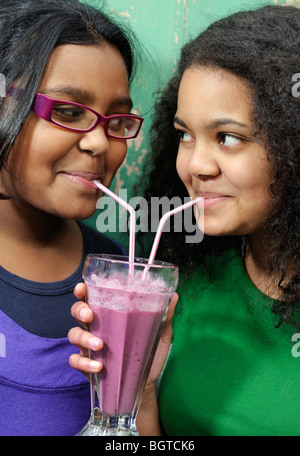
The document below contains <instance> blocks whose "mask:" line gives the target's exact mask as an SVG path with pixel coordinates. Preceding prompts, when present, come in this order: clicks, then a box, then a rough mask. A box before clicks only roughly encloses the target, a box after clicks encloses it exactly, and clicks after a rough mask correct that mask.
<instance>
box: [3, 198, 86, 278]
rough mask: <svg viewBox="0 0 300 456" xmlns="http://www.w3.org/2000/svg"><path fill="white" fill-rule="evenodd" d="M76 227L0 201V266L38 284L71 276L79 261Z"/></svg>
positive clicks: (33, 210) (73, 223)
mask: <svg viewBox="0 0 300 456" xmlns="http://www.w3.org/2000/svg"><path fill="white" fill-rule="evenodd" d="M82 248H83V246H82V237H81V232H80V229H79V227H78V225H77V224H76V223H75V222H74V221H72V220H65V219H62V218H59V217H56V216H54V215H51V214H48V213H46V212H43V211H40V210H38V209H36V208H33V207H31V206H30V207H28V206H26V205H24V204H22V203H20V202H18V201H14V200H12V199H11V200H7V201H0V264H1V266H2V267H3V268H4V269H7V270H8V271H9V272H12V273H13V274H16V275H19V276H20V277H23V278H26V279H28V280H33V281H39V282H52V281H59V280H62V279H64V278H66V277H68V276H69V275H70V274H72V273H73V272H74V271H75V270H76V268H77V267H78V265H79V264H80V261H81V258H82Z"/></svg>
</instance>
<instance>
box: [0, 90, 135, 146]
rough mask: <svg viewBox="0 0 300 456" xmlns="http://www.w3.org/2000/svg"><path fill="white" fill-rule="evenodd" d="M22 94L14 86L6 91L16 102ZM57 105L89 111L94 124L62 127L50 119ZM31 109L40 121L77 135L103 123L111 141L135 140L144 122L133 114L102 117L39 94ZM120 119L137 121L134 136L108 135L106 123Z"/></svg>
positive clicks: (94, 112) (96, 113)
mask: <svg viewBox="0 0 300 456" xmlns="http://www.w3.org/2000/svg"><path fill="white" fill-rule="evenodd" d="M22 92H23V89H22V88H19V87H15V86H10V88H9V90H8V95H10V96H12V97H13V98H15V99H16V100H18V99H19V98H20V96H21V94H22ZM57 103H62V104H67V105H73V106H78V107H80V108H84V109H87V110H88V111H90V112H92V113H93V114H95V115H96V120H95V123H94V124H93V125H92V126H91V127H89V128H86V129H82V128H73V127H67V126H66V125H63V124H61V123H59V122H56V121H55V120H53V119H52V113H53V109H54V106H55V105H56V104H57ZM31 109H32V111H33V112H34V113H35V114H36V115H37V116H39V117H40V118H41V119H44V120H46V121H47V122H50V123H53V124H54V125H57V126H59V127H61V128H65V129H66V130H69V131H74V132H78V133H88V132H90V131H92V130H93V129H94V128H96V126H97V125H99V124H100V123H103V124H104V132H105V135H106V137H107V138H112V139H120V140H124V139H134V138H136V137H137V135H138V134H139V131H140V129H141V127H142V124H143V122H144V119H143V117H140V116H137V115H134V114H112V115H111V116H104V115H102V114H99V113H98V112H97V111H95V110H94V109H92V108H89V107H88V106H85V105H83V104H80V103H75V102H72V101H66V100H60V99H56V98H52V97H48V96H47V95H44V94H42V93H39V92H37V93H36V95H35V100H34V104H33V107H32V108H31ZM120 117H129V118H132V119H137V120H139V122H140V124H139V126H138V128H137V131H136V132H135V133H134V135H130V136H114V135H111V134H110V133H108V121H109V120H110V119H114V118H120Z"/></svg>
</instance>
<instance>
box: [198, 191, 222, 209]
mask: <svg viewBox="0 0 300 456" xmlns="http://www.w3.org/2000/svg"><path fill="white" fill-rule="evenodd" d="M197 196H198V197H200V198H203V200H202V201H201V202H200V205H201V207H203V209H206V208H208V207H211V206H214V205H215V204H219V203H221V202H223V201H226V200H228V198H230V196H227V195H222V194H220V193H204V192H197Z"/></svg>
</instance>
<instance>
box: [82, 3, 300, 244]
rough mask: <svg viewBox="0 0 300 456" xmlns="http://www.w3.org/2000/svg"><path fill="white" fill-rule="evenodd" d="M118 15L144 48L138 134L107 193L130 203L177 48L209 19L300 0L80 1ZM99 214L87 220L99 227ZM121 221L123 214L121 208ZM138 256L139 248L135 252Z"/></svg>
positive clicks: (135, 93)
mask: <svg viewBox="0 0 300 456" xmlns="http://www.w3.org/2000/svg"><path fill="white" fill-rule="evenodd" d="M82 1H85V2H87V3H89V4H91V5H93V6H95V7H97V8H104V11H107V12H109V13H112V14H113V15H116V16H117V19H118V20H121V21H122V22H123V21H124V22H125V23H126V24H129V26H130V27H131V28H132V29H133V30H134V32H135V34H136V35H137V37H138V38H139V41H140V43H141V45H142V47H143V48H144V49H145V50H146V51H145V55H144V58H143V60H142V62H141V63H140V66H139V70H138V75H137V78H136V81H135V82H134V84H133V86H132V91H131V93H132V97H133V101H134V107H135V109H136V110H137V111H138V112H139V114H140V115H142V116H143V117H145V122H144V125H143V128H142V132H141V133H140V135H139V137H138V138H136V139H135V140H132V141H129V142H128V144H129V149H128V155H127V157H126V159H125V161H124V164H123V166H122V167H121V169H120V170H119V171H118V173H117V175H116V177H115V179H114V181H113V183H112V186H111V190H113V191H114V192H116V193H118V192H119V190H120V189H127V196H128V199H130V198H131V197H132V196H134V190H133V186H134V184H135V183H136V182H137V181H139V179H140V167H141V164H142V162H143V159H144V157H145V155H146V154H147V153H149V144H148V131H149V128H150V125H151V116H152V113H153V102H154V96H153V94H155V92H156V91H157V90H158V89H161V88H162V87H163V86H164V85H165V83H166V82H167V81H168V79H169V78H170V77H171V76H172V74H173V71H174V68H175V67H176V61H177V59H178V55H179V52H180V49H181V47H182V45H183V44H184V43H186V42H187V41H189V40H190V39H191V38H193V37H194V36H196V35H197V34H198V33H200V32H201V31H202V30H203V29H205V28H206V27H207V26H208V25H209V24H210V23H212V22H213V21H215V20H217V19H219V18H221V17H224V16H227V15H229V14H231V13H234V12H236V11H239V10H245V9H253V8H258V7H260V6H263V5H266V4H272V3H273V4H274V3H275V4H289V5H294V6H300V0H287V1H285V0H269V1H268V0H148V1H147V0H106V1H102V0H82ZM99 214H100V212H99V211H97V212H96V214H95V215H94V216H93V217H92V218H91V219H89V220H88V221H87V223H88V224H89V225H90V226H92V227H94V228H95V227H96V228H97V227H98V228H99V223H98V224H97V220H98V221H99ZM120 216H121V218H122V217H126V214H125V213H123V211H122V210H121V214H120ZM106 234H108V235H109V236H110V237H112V238H114V239H117V240H118V241H119V242H121V243H122V244H123V246H124V248H125V249H126V248H127V246H128V235H127V234H126V233H116V232H111V233H106ZM137 253H138V248H137Z"/></svg>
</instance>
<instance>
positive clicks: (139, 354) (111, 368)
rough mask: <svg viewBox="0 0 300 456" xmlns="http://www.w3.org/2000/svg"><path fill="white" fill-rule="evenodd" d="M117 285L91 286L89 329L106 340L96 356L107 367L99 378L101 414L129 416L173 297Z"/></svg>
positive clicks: (89, 288) (89, 287)
mask: <svg viewBox="0 0 300 456" xmlns="http://www.w3.org/2000/svg"><path fill="white" fill-rule="evenodd" d="M107 283H112V281H108V282H107ZM114 286H115V287H114V288H107V287H106V286H97V285H91V284H88V303H89V306H90V307H91V309H92V310H93V312H94V319H93V323H92V324H91V328H90V330H91V332H92V333H93V334H95V335H98V336H99V337H101V338H102V339H103V341H104V348H103V349H102V350H100V351H99V352H98V353H94V356H93V357H94V359H97V360H99V361H101V362H102V363H103V366H104V368H103V370H102V371H101V373H100V375H99V390H100V408H101V411H102V413H104V414H106V415H121V414H128V415H129V414H131V412H132V410H133V407H134V403H135V399H136V392H137V389H138V387H139V385H140V382H141V380H142V377H143V373H144V370H145V367H146V364H147V360H148V357H149V354H150V352H151V349H152V346H153V343H154V340H155V336H156V334H157V331H158V328H159V325H160V322H161V319H162V316H163V314H164V310H165V308H166V302H167V301H168V298H169V297H170V295H169V294H166V293H160V292H159V291H151V292H150V291H147V290H143V289H142V290H141V289H140V290H138V291H136V290H127V289H120V288H118V286H117V284H115V285H114ZM144 288H145V287H144Z"/></svg>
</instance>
